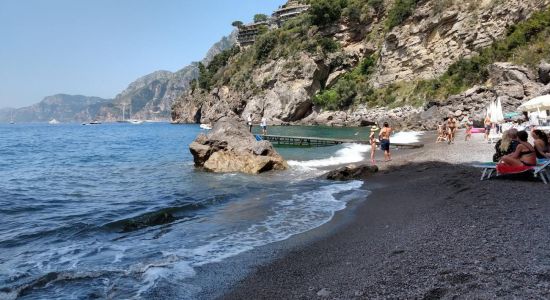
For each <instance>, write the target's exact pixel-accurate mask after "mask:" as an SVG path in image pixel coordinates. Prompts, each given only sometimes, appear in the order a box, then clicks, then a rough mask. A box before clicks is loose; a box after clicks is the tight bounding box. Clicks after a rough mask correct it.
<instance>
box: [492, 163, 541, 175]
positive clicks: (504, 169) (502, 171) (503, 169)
mask: <svg viewBox="0 0 550 300" xmlns="http://www.w3.org/2000/svg"><path fill="white" fill-rule="evenodd" d="M534 168H535V167H532V166H514V167H513V166H508V165H505V164H497V173H498V174H499V175H509V174H519V173H523V172H527V171H532V170H533V169H534Z"/></svg>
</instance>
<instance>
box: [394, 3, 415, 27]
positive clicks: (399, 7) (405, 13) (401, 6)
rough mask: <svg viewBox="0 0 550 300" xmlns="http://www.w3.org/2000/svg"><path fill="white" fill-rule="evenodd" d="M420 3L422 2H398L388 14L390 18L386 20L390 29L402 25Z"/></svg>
mask: <svg viewBox="0 0 550 300" xmlns="http://www.w3.org/2000/svg"><path fill="white" fill-rule="evenodd" d="M419 1H420V0H396V1H395V3H394V4H393V6H392V8H391V9H390V11H389V12H388V18H387V20H386V26H387V27H388V29H392V28H393V27H395V26H398V25H401V23H403V22H404V21H405V20H406V19H407V18H408V17H410V16H411V15H412V14H413V12H414V9H415V8H416V4H417V3H418V2H419Z"/></svg>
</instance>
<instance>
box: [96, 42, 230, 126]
mask: <svg viewBox="0 0 550 300" xmlns="http://www.w3.org/2000/svg"><path fill="white" fill-rule="evenodd" d="M234 44H235V33H232V34H231V35H229V36H227V37H223V38H222V39H221V40H220V41H219V42H217V43H215V44H214V45H213V46H212V47H211V48H210V49H209V50H208V52H207V54H206V56H205V58H204V59H203V60H202V61H201V62H202V63H203V64H208V63H209V62H210V61H211V60H212V59H213V58H214V56H215V55H217V54H218V53H220V52H222V51H223V50H225V49H228V48H230V47H232V46H233V45H234ZM198 74H199V72H198V63H192V64H191V65H189V66H187V67H185V68H183V69H181V70H179V71H177V72H175V73H172V72H169V71H156V72H154V73H151V74H149V75H146V76H143V77H141V78H139V79H137V80H136V81H134V82H132V83H131V84H130V85H128V87H127V88H126V89H125V90H124V91H123V92H121V93H120V94H118V95H117V96H116V98H115V99H114V101H113V103H110V104H109V105H108V106H105V107H103V108H102V109H101V112H100V115H99V116H98V119H101V120H106V121H115V120H119V119H121V118H122V109H123V108H124V107H125V109H126V112H125V114H126V117H127V118H137V119H148V120H170V113H171V108H172V105H173V103H174V102H175V100H176V99H177V98H178V97H179V96H181V95H182V94H185V93H186V92H187V91H188V90H189V88H190V83H191V81H192V80H194V79H196V78H197V77H198ZM130 111H131V112H132V115H131V116H130V115H129V113H130Z"/></svg>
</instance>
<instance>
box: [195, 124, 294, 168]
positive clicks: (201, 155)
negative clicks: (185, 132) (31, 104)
mask: <svg viewBox="0 0 550 300" xmlns="http://www.w3.org/2000/svg"><path fill="white" fill-rule="evenodd" d="M189 150H190V151H191V154H192V155H193V160H194V162H195V166H196V167H199V168H204V169H205V170H207V171H211V172H216V173H234V172H240V173H247V174H259V173H263V172H267V171H271V170H285V169H287V168H288V165H287V163H286V161H285V160H284V159H283V158H282V157H281V156H280V155H279V154H278V153H277V151H275V149H274V148H273V145H271V143H270V142H268V141H256V139H255V138H254V136H253V135H252V134H251V133H250V132H249V130H248V128H247V127H246V126H245V125H244V123H242V122H238V121H236V120H235V119H234V118H230V117H222V118H221V119H220V120H218V121H217V122H216V123H215V124H214V127H213V128H212V130H211V131H210V132H209V133H208V134H207V135H205V134H200V135H199V136H198V137H197V138H196V139H195V141H193V143H191V145H189Z"/></svg>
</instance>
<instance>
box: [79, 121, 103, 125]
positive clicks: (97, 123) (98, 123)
mask: <svg viewBox="0 0 550 300" xmlns="http://www.w3.org/2000/svg"><path fill="white" fill-rule="evenodd" d="M100 124H101V122H99V121H92V122H90V123H82V125H100Z"/></svg>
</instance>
